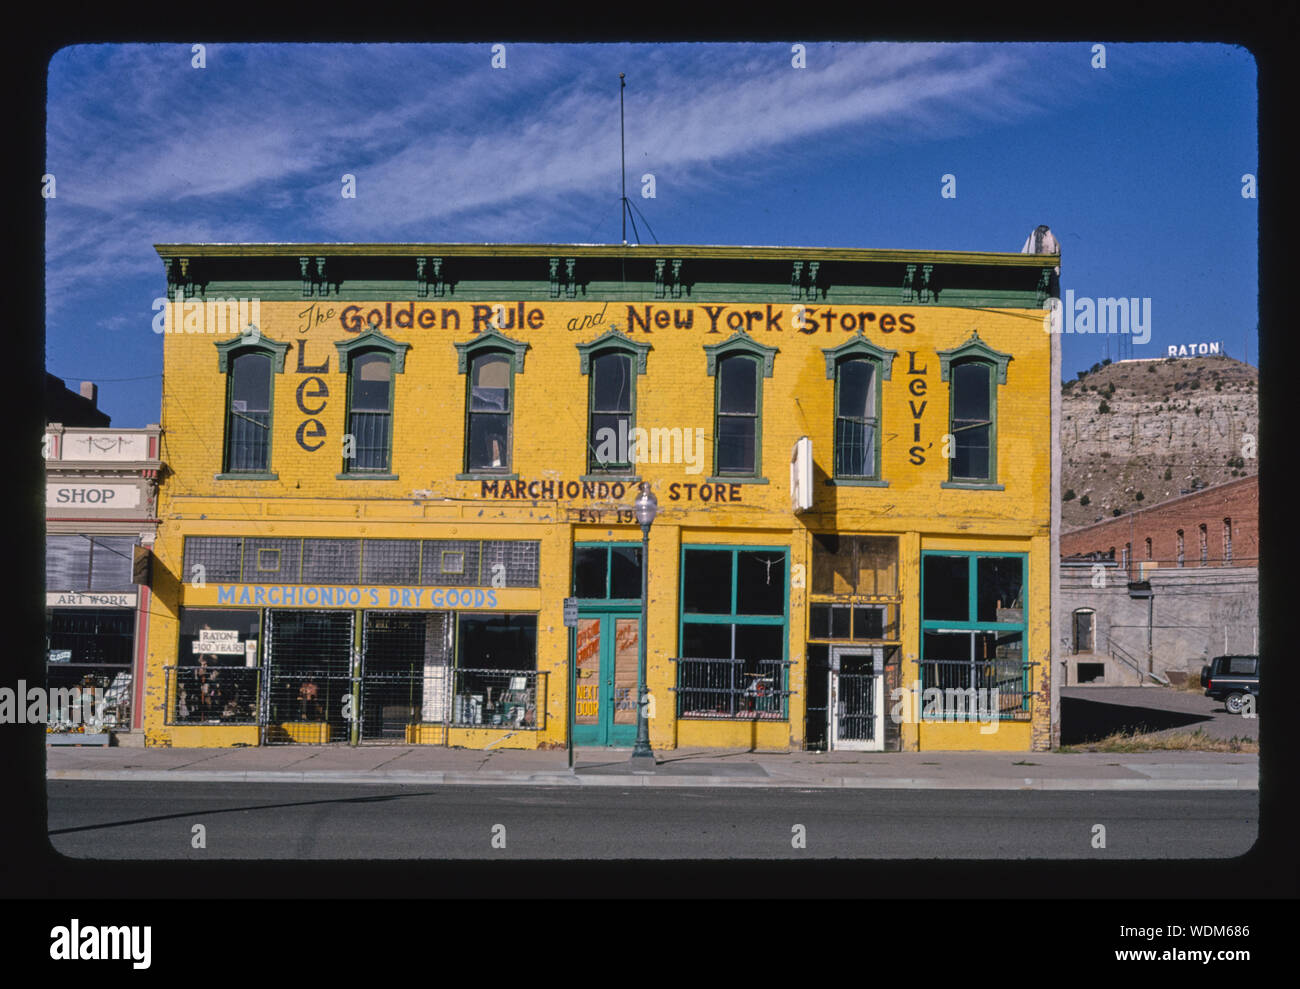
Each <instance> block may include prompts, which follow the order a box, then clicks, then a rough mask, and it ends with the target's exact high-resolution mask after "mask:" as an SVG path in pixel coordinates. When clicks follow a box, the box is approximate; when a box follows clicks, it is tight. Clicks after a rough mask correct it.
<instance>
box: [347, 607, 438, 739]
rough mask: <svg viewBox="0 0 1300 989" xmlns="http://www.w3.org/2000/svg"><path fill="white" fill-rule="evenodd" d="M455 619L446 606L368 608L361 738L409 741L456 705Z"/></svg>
mask: <svg viewBox="0 0 1300 989" xmlns="http://www.w3.org/2000/svg"><path fill="white" fill-rule="evenodd" d="M450 660H451V621H450V615H449V614H448V613H447V612H445V611H435V612H402V611H367V612H366V613H365V620H364V623H363V625H362V632H361V677H360V684H361V691H360V694H361V740H362V741H367V742H368V741H389V742H393V741H396V742H404V741H407V740H408V731H407V729H408V727H409V726H411V725H418V724H420V723H422V722H424V723H442V722H443V721H445V720H446V713H447V710H448V708H449V706H450V696H451V678H450V677H449V676H448V671H449V666H450Z"/></svg>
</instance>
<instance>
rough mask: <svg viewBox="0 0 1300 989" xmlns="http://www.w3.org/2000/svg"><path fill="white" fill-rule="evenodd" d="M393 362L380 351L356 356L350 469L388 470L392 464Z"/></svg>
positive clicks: (350, 395)
mask: <svg viewBox="0 0 1300 989" xmlns="http://www.w3.org/2000/svg"><path fill="white" fill-rule="evenodd" d="M392 426H393V365H392V362H391V361H390V360H389V358H388V356H387V355H385V354H380V353H374V352H371V353H368V354H360V355H358V356H356V357H354V358H353V359H352V368H351V374H350V376H349V380H348V434H349V435H350V436H351V437H352V440H353V442H352V444H351V452H352V456H351V457H349V458H348V460H347V465H346V469H347V470H348V471H367V470H374V471H387V470H389V469H390V468H391V467H392V449H393V446H392Z"/></svg>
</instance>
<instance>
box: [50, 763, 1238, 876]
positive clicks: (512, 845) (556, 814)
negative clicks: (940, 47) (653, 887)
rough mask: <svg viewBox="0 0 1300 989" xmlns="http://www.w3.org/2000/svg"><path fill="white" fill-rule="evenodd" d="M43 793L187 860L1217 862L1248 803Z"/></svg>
mask: <svg viewBox="0 0 1300 989" xmlns="http://www.w3.org/2000/svg"><path fill="white" fill-rule="evenodd" d="M48 794H49V829H50V841H51V843H52V845H53V847H54V848H55V850H56V851H58V852H60V853H61V854H64V855H68V856H71V857H77V858H97V859H148V860H197V861H214V860H221V859H296V860H304V859H311V860H320V859H351V860H356V859H403V858H405V859H435V860H436V859H446V860H466V859H483V860H494V859H511V858H513V859H582V860H589V859H629V858H631V859H691V858H695V859H754V860H767V859H778V858H785V859H797V858H800V857H811V858H853V859H895V858H945V859H1058V858H1065V859H1109V858H1125V859H1133V858H1141V859H1194V858H1230V857H1234V856H1237V855H1241V854H1243V853H1245V852H1246V851H1247V850H1249V848H1250V847H1251V845H1252V844H1253V843H1254V841H1255V838H1256V835H1257V829H1258V805H1259V801H1258V793H1257V792H1256V791H1254V790H1214V791H1194V792H1189V791H1178V790H1162V791H1140V792H1122V791H1089V790H1070V791H1016V790H1004V791H984V790H959V791H957V790H946V791H941V790H886V789H877V790H845V789H812V788H809V789H800V788H791V787H787V788H781V789H778V788H760V787H753V788H745V789H727V788H707V787H699V788H693V787H678V788H671V789H644V788H636V787H627V788H622V787H613V786H611V787H593V788H587V787H544V786H528V785H512V786H492V785H482V784H480V785H471V786H458V785H437V786H420V785H392V784H378V783H377V784H374V785H367V786H364V787H361V786H357V785H341V784H330V783H291V784H287V783H280V782H259V783H250V782H238V783H235V782H202V783H196V782H185V783H167V782H156V781H150V782H131V781H121V780H113V781H107V780H105V781H71V780H70V781H60V780H51V781H49V784H48ZM196 825H201V831H198V832H196V829H195V826H196ZM1098 825H1101V826H1102V827H1103V828H1104V840H1105V847H1098V835H1099V834H1103V832H1098V830H1097V826H1098ZM198 833H201V834H202V837H203V840H204V843H205V847H202V848H196V847H194V844H195V835H196V834H198ZM800 838H802V843H803V845H804V847H796V846H797V845H798V844H800Z"/></svg>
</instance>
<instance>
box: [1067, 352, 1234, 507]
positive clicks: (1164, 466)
mask: <svg viewBox="0 0 1300 989" xmlns="http://www.w3.org/2000/svg"><path fill="white" fill-rule="evenodd" d="M1258 388H1259V372H1258V371H1257V370H1256V369H1255V368H1253V367H1251V366H1250V365H1249V364H1243V363H1242V362H1241V361H1238V360H1234V359H1233V358H1231V357H1223V356H1215V357H1196V358H1173V357H1171V358H1157V359H1154V360H1136V361H1121V362H1118V363H1113V364H1106V365H1104V366H1103V365H1094V366H1093V369H1092V370H1091V371H1085V372H1081V373H1080V375H1079V376H1078V377H1077V378H1076V380H1074V381H1070V382H1067V383H1066V384H1065V385H1064V386H1063V387H1062V390H1061V394H1062V401H1061V460H1062V466H1061V491H1062V505H1061V527H1062V529H1063V530H1067V531H1068V530H1070V529H1075V528H1078V527H1079V526H1083V525H1091V524H1092V523H1093V522H1098V521H1101V520H1102V519H1106V518H1110V517H1112V516H1115V515H1122V514H1123V513H1125V512H1130V511H1133V510H1134V509H1137V508H1144V507H1149V506H1151V505H1156V504H1159V503H1160V502H1162V501H1168V500H1169V499H1170V498H1177V497H1178V496H1179V495H1180V494H1183V493H1185V492H1188V491H1191V490H1194V489H1198V488H1201V487H1208V486H1209V485H1211V484H1219V483H1221V482H1223V481H1230V480H1232V479H1233V478H1234V477H1243V476H1246V475H1249V474H1254V473H1256V472H1257V470H1258V464H1259V460H1258V459H1257V457H1256V456H1254V455H1253V454H1254V453H1255V452H1256V451H1255V450H1254V449H1252V447H1257V445H1258V440H1259V402H1258ZM1247 436H1248V437H1250V440H1249V441H1247V440H1245V437H1247Z"/></svg>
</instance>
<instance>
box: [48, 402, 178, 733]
mask: <svg viewBox="0 0 1300 989" xmlns="http://www.w3.org/2000/svg"><path fill="white" fill-rule="evenodd" d="M56 380H57V379H56ZM94 395H95V389H94V386H93V385H91V384H90V383H89V382H86V383H83V385H82V390H81V397H82V398H83V401H84V403H85V404H86V406H87V408H88V409H90V410H93V406H94ZM74 398H75V396H74ZM51 407H52V408H54V410H55V411H56V412H59V413H61V414H63V417H64V418H70V419H73V422H74V423H82V424H81V425H77V424H70V423H64V422H51V423H49V424H47V425H46V427H45V436H44V443H43V452H44V456H45V529H46V535H45V607H46V611H45V620H46V642H47V653H46V681H47V683H48V685H49V687H50V688H51V689H56V690H65V691H73V690H76V691H77V692H78V695H80V694H81V693H82V692H84V691H93V692H94V694H93V695H92V696H95V697H96V698H97V699H98V700H99V701H100V703H99V704H98V705H97V707H98V710H97V711H96V710H95V706H94V705H85V706H84V710H83V707H82V706H78V705H73V707H75V708H76V709H75V710H71V709H64V710H61V711H51V712H49V722H50V725H51V729H52V736H51V740H52V741H60V740H62V736H61V735H59V733H60V732H64V731H67V730H68V729H70V728H74V727H76V728H79V729H80V730H81V731H83V732H84V731H87V730H90V729H99V730H94V731H92V732H91V733H92V734H93V735H94V736H96V737H99V738H101V739H103V740H104V741H105V742H107V740H108V736H109V735H115V736H116V738H117V742H118V744H132V743H134V744H143V742H142V739H143V717H142V709H141V706H140V703H139V702H140V696H141V692H142V689H143V677H144V665H145V647H146V642H147V631H148V622H147V615H148V612H149V588H148V586H147V582H148V573H147V559H148V557H147V550H148V547H149V546H150V545H152V543H153V540H154V535H155V532H156V529H157V520H156V517H155V502H156V493H157V485H158V476H159V473H160V471H161V469H162V463H161V461H160V460H159V456H158V454H159V439H160V436H159V427H158V426H157V425H151V426H146V427H144V428H141V429H121V428H110V427H109V425H108V423H109V419H108V416H106V415H103V414H102V413H98V412H94V413H93V414H88V413H86V412H84V411H82V410H79V409H78V408H77V407H76V406H75V404H71V405H70V403H69V402H66V401H65V402H64V403H63V404H62V405H57V404H56V405H52V406H51ZM69 412H71V413H72V414H71V415H68V414H67V413H69ZM87 422H90V423H100V422H102V423H103V425H85V424H84V423H87ZM92 712H93V713H94V714H95V717H94V722H95V723H92V724H87V723H86V722H87V719H88V718H89V717H90V716H91V715H92Z"/></svg>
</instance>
